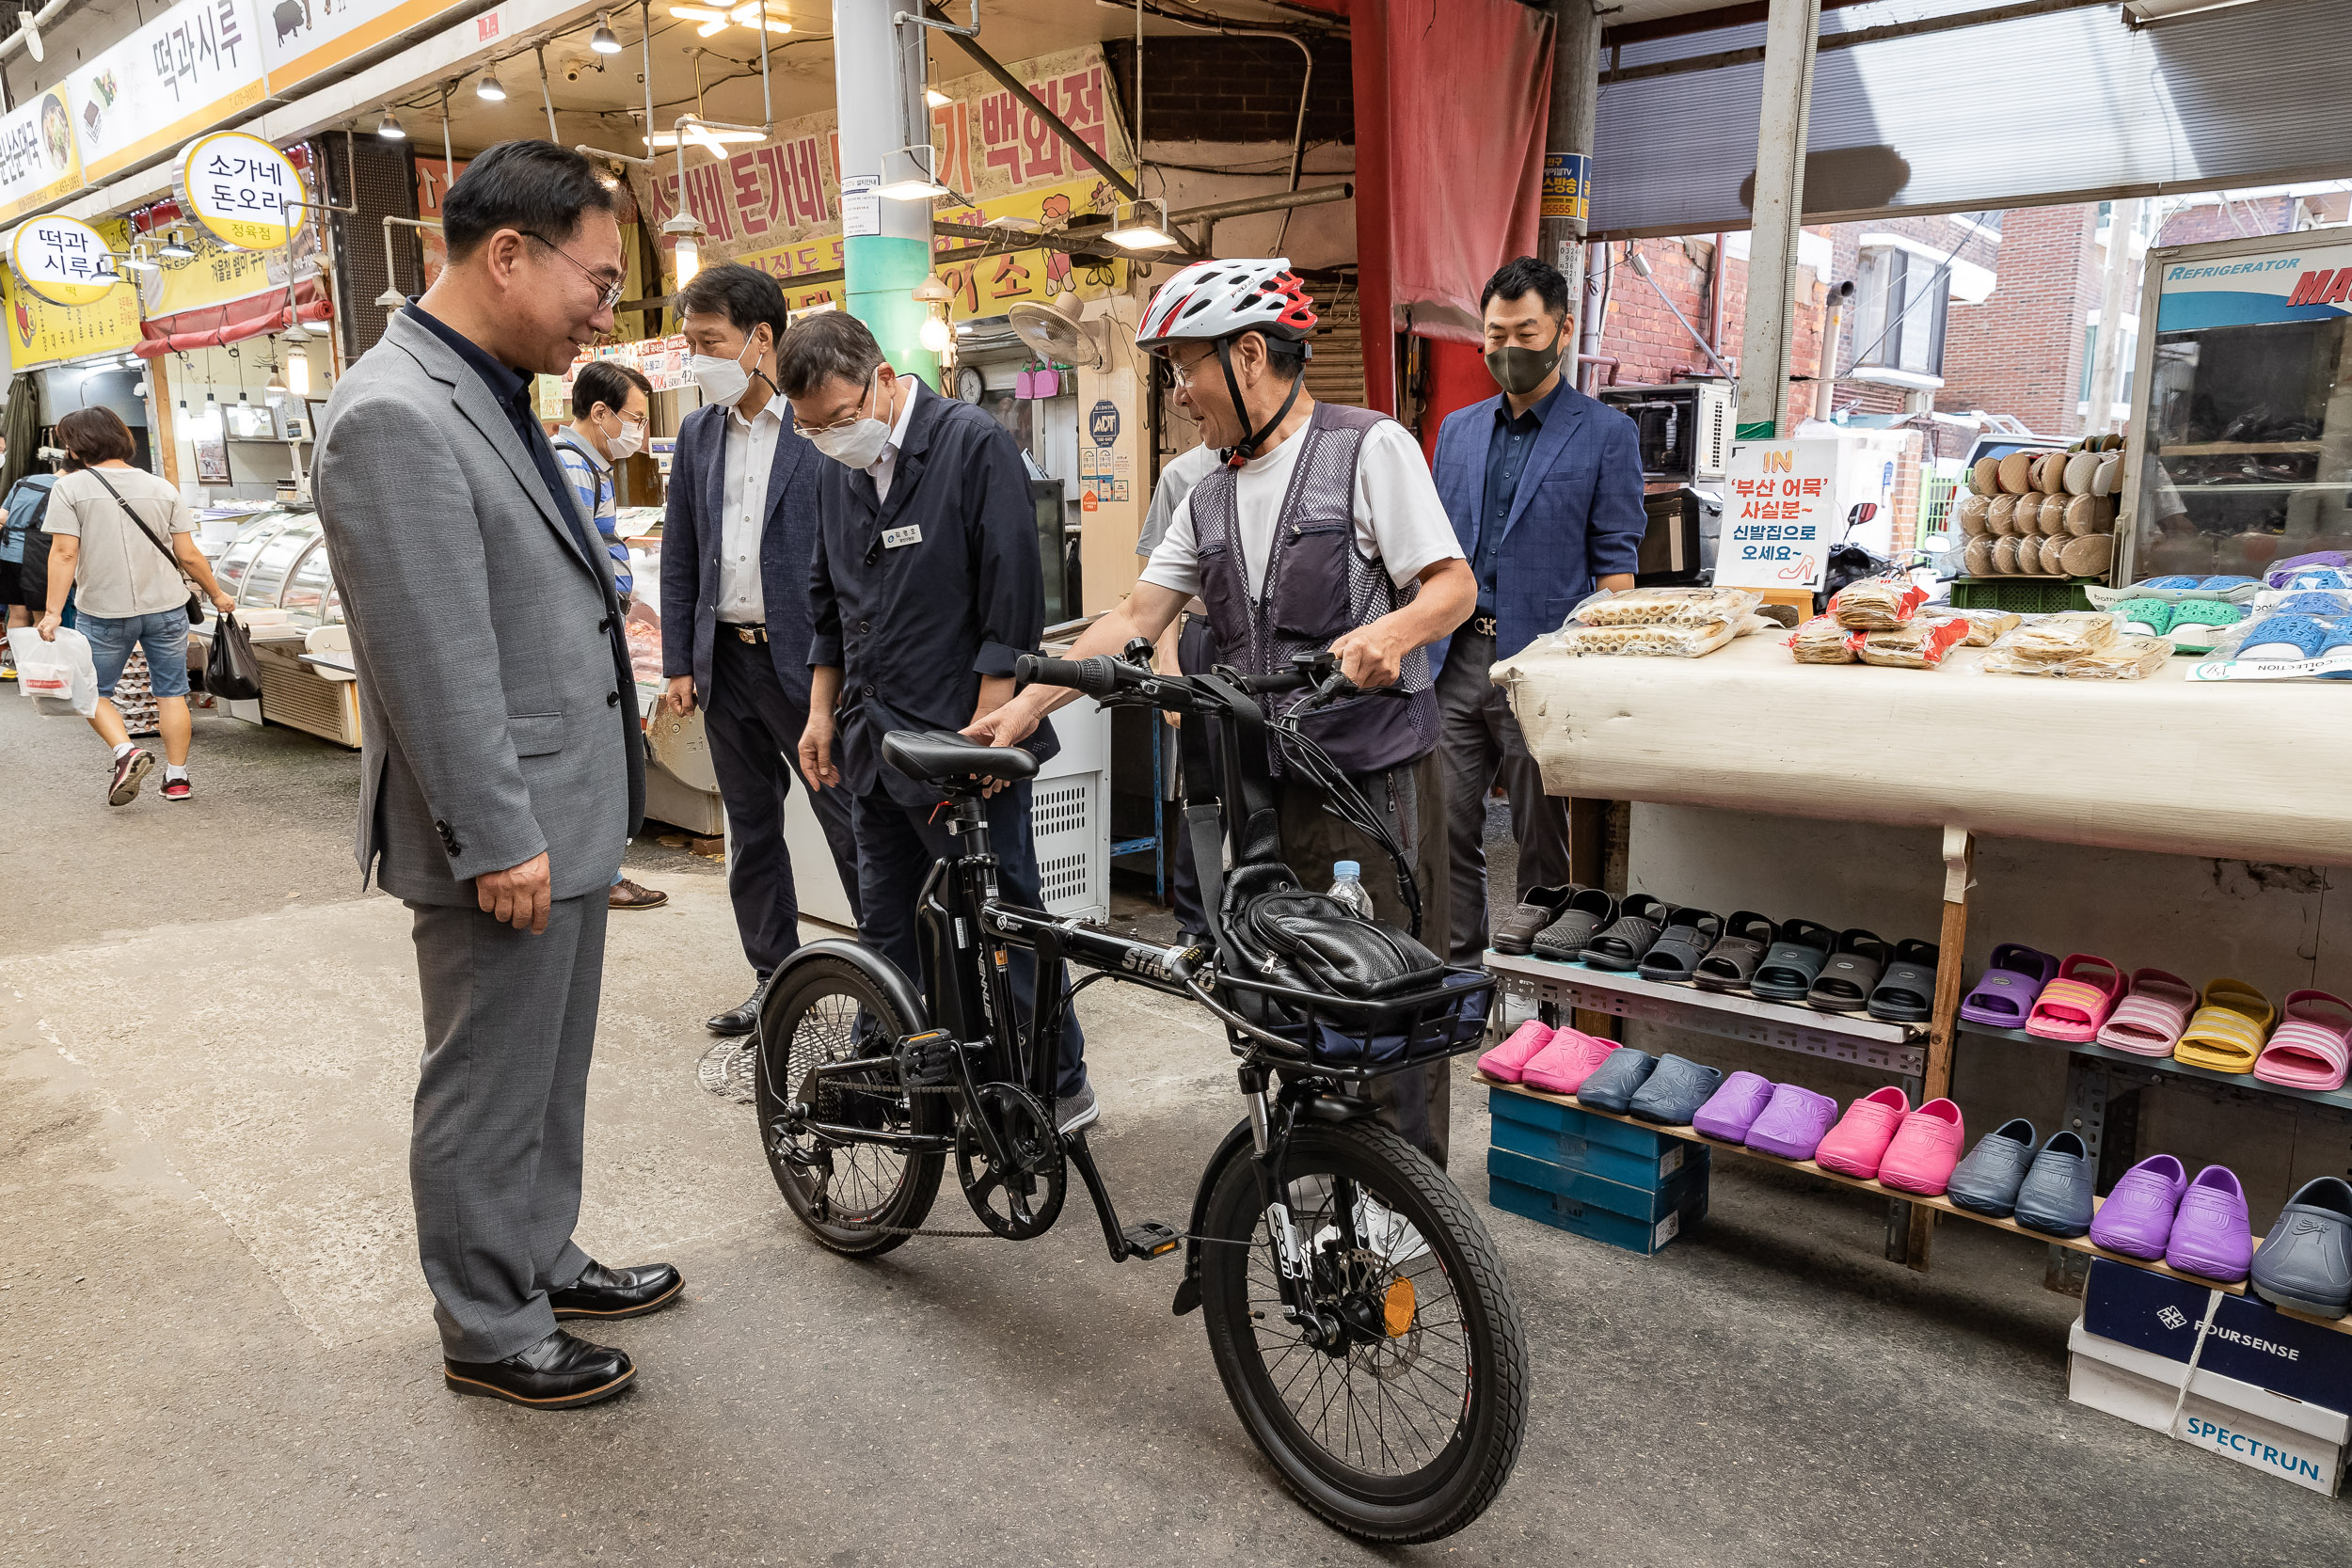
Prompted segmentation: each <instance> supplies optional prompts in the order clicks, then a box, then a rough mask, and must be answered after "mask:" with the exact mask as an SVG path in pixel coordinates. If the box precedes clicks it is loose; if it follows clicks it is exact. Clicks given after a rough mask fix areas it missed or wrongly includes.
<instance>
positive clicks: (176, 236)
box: [155, 229, 196, 261]
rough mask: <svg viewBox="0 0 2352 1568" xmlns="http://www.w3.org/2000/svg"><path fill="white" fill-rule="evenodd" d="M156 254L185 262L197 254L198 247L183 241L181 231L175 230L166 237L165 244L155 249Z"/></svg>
mask: <svg viewBox="0 0 2352 1568" xmlns="http://www.w3.org/2000/svg"><path fill="white" fill-rule="evenodd" d="M155 254H156V255H158V256H168V257H170V258H171V259H172V260H173V261H186V260H188V259H189V258H190V257H192V256H194V255H195V254H196V246H194V245H190V244H188V242H187V241H186V240H184V239H183V238H182V237H181V234H180V230H177V229H175V230H171V231H170V232H169V233H167V234H166V235H165V236H164V243H163V244H161V245H157V246H156V247H155Z"/></svg>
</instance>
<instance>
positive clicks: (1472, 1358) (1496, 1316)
mask: <svg viewBox="0 0 2352 1568" xmlns="http://www.w3.org/2000/svg"><path fill="white" fill-rule="evenodd" d="M1285 1172H1286V1174H1287V1175H1288V1176H1289V1177H1290V1178H1291V1179H1292V1180H1291V1186H1292V1191H1293V1193H1294V1194H1296V1193H1297V1192H1299V1190H1300V1187H1301V1183H1302V1182H1311V1181H1312V1180H1313V1179H1314V1178H1315V1177H1317V1176H1319V1175H1320V1176H1324V1177H1326V1178H1329V1177H1344V1178H1346V1179H1347V1180H1350V1181H1352V1182H1355V1183H1357V1184H1358V1185H1359V1187H1361V1188H1363V1189H1367V1190H1368V1191H1369V1192H1370V1193H1371V1194H1372V1195H1373V1196H1375V1197H1376V1198H1377V1200H1378V1201H1379V1202H1380V1203H1382V1204H1384V1205H1386V1206H1387V1207H1388V1208H1389V1209H1390V1210H1391V1211H1392V1212H1393V1214H1395V1215H1401V1216H1402V1217H1403V1218H1404V1219H1405V1220H1406V1221H1407V1222H1409V1223H1410V1224H1411V1226H1412V1227H1413V1229H1414V1230H1415V1231H1417V1232H1418V1234H1419V1237H1420V1239H1421V1240H1422V1241H1423V1242H1425V1243H1426V1244H1427V1248H1428V1252H1427V1254H1426V1256H1428V1257H1430V1258H1431V1259H1434V1262H1435V1265H1436V1268H1437V1269H1438V1270H1439V1271H1441V1272H1442V1275H1443V1276H1444V1278H1445V1280H1446V1282H1447V1283H1448V1284H1449V1285H1451V1286H1452V1287H1453V1294H1454V1299H1455V1300H1456V1301H1458V1303H1459V1304H1460V1315H1459V1320H1458V1321H1459V1323H1460V1324H1461V1327H1462V1334H1461V1337H1460V1348H1459V1350H1458V1351H1454V1352H1448V1351H1446V1350H1445V1349H1444V1348H1443V1346H1442V1345H1441V1344H1438V1347H1437V1348H1436V1349H1435V1350H1434V1351H1433V1353H1432V1354H1431V1356H1430V1359H1431V1360H1432V1362H1433V1364H1436V1363H1441V1362H1450V1361H1452V1360H1453V1359H1454V1358H1455V1357H1460V1358H1466V1359H1467V1362H1468V1370H1467V1373H1466V1376H1465V1379H1464V1382H1465V1387H1464V1390H1463V1394H1462V1398H1461V1403H1460V1412H1461V1413H1460V1415H1459V1417H1458V1418H1456V1423H1455V1427H1454V1433H1453V1434H1452V1436H1451V1438H1450V1440H1449V1441H1448V1442H1447V1443H1445V1444H1444V1445H1443V1446H1442V1447H1441V1448H1440V1449H1439V1450H1438V1453H1437V1454H1436V1456H1435V1457H1434V1458H1433V1459H1432V1460H1431V1461H1430V1462H1429V1463H1427V1464H1426V1465H1421V1466H1419V1467H1417V1468H1416V1469H1415V1470H1412V1471H1409V1472H1405V1473H1402V1474H1399V1475H1393V1476H1389V1477H1381V1476H1377V1475H1375V1474H1373V1473H1372V1472H1370V1471H1367V1470H1365V1469H1364V1468H1362V1467H1360V1466H1358V1465H1352V1464H1350V1463H1348V1462H1347V1461H1346V1460H1345V1459H1344V1458H1343V1457H1342V1456H1341V1455H1339V1454H1335V1453H1333V1452H1332V1451H1331V1450H1330V1449H1329V1448H1328V1447H1327V1445H1326V1444H1325V1443H1324V1442H1320V1441H1318V1440H1317V1439H1316V1437H1314V1436H1313V1435H1311V1433H1309V1432H1308V1431H1307V1430H1306V1427H1305V1425H1304V1424H1303V1423H1302V1422H1301V1420H1300V1419H1299V1418H1298V1416H1297V1414H1295V1413H1294V1412H1293V1411H1292V1410H1291V1409H1290V1408H1289V1406H1288V1404H1287V1403H1286V1398H1285V1396H1286V1392H1287V1389H1288V1388H1289V1387H1293V1386H1296V1385H1297V1384H1298V1383H1299V1382H1301V1381H1303V1380H1304V1379H1306V1377H1307V1376H1308V1374H1309V1373H1310V1372H1312V1373H1314V1376H1315V1385H1314V1387H1315V1389H1318V1390H1319V1389H1320V1387H1321V1386H1322V1383H1323V1381H1324V1380H1325V1378H1326V1377H1327V1372H1326V1371H1324V1370H1318V1369H1317V1367H1316V1365H1315V1362H1314V1360H1313V1359H1312V1358H1314V1357H1323V1358H1324V1360H1325V1361H1327V1362H1330V1363H1332V1364H1333V1365H1341V1364H1342V1362H1341V1359H1340V1358H1335V1357H1331V1356H1327V1355H1326V1353H1324V1352H1323V1351H1321V1350H1320V1349H1316V1348H1313V1347H1312V1346H1311V1345H1303V1341H1301V1340H1300V1339H1299V1338H1297V1336H1298V1335H1299V1333H1300V1331H1299V1330H1298V1329H1297V1328H1296V1326H1295V1325H1293V1324H1290V1323H1284V1322H1282V1321H1281V1318H1280V1310H1279V1302H1276V1303H1274V1304H1273V1305H1271V1306H1269V1305H1268V1304H1267V1303H1266V1302H1265V1301H1264V1300H1263V1297H1262V1298H1261V1299H1260V1300H1259V1301H1258V1302H1257V1307H1258V1309H1259V1310H1261V1311H1263V1313H1264V1316H1263V1318H1253V1317H1252V1315H1251V1310H1252V1299H1251V1295H1250V1286H1251V1279H1252V1275H1253V1267H1254V1268H1255V1269H1256V1270H1258V1271H1260V1289H1261V1291H1264V1290H1265V1289H1267V1288H1268V1287H1269V1285H1270V1282H1271V1280H1272V1278H1273V1275H1272V1273H1271V1271H1272V1269H1273V1267H1274V1256H1273V1249H1272V1247H1271V1245H1270V1244H1269V1243H1268V1242H1267V1241H1266V1240H1265V1239H1264V1237H1263V1235H1261V1221H1262V1219H1263V1211H1262V1210H1261V1209H1260V1207H1259V1194H1258V1185H1257V1173H1256V1170H1255V1167H1254V1166H1253V1165H1252V1164H1250V1162H1249V1161H1248V1159H1247V1158H1243V1159H1236V1160H1233V1161H1231V1162H1229V1163H1228V1164H1227V1165H1226V1167H1225V1169H1224V1171H1223V1172H1222V1173H1221V1175H1220V1176H1219V1178H1218V1180H1217V1183H1216V1188H1215V1190H1214V1192H1213V1193H1212V1194H1211V1196H1210V1200H1209V1207H1208V1213H1207V1216H1206V1222H1205V1224H1204V1226H1203V1235H1202V1243H1203V1244H1202V1248H1201V1257H1200V1283H1201V1307H1202V1309H1203V1310H1202V1318H1203V1323H1204V1326H1205V1327H1206V1328H1207V1330H1208V1335H1209V1349H1210V1353H1211V1354H1212V1356H1213V1358H1214V1359H1215V1360H1216V1370H1217V1375H1218V1377H1219V1378H1220V1379H1222V1380H1223V1382H1224V1385H1225V1393H1226V1397H1227V1398H1228V1399H1230V1400H1231V1401H1232V1405H1233V1409H1234V1412H1235V1413H1236V1414H1237V1415H1239V1416H1240V1417H1241V1419H1242V1424H1243V1425H1244V1426H1245V1427H1247V1428H1248V1432H1249V1435H1250V1437H1251V1438H1252V1439H1253V1440H1254V1441H1255V1442H1256V1443H1257V1445H1258V1447H1259V1449H1261V1450H1262V1451H1263V1453H1264V1454H1265V1456H1266V1457H1267V1458H1268V1459H1269V1460H1271V1461H1272V1462H1273V1464H1274V1467H1275V1469H1276V1470H1277V1471H1278V1472H1279V1474H1280V1476H1281V1478H1282V1481H1283V1484H1284V1485H1285V1486H1286V1487H1288V1488H1289V1489H1290V1491H1291V1492H1292V1493H1293V1494H1294V1495H1295V1496H1296V1497H1298V1498H1299V1499H1300V1500H1301V1501H1303V1502H1304V1503H1306V1505H1307V1506H1308V1507H1309V1508H1311V1509H1312V1510H1314V1512H1315V1513H1318V1514H1321V1515H1322V1516H1323V1517H1324V1518H1325V1519H1326V1520H1327V1521H1328V1522H1329V1523H1331V1524H1332V1525H1334V1526H1336V1527H1338V1528H1340V1529H1342V1530H1343V1531H1345V1532H1346V1533H1348V1534H1350V1535H1353V1536H1356V1537H1358V1538H1359V1539H1361V1540H1364V1541H1371V1542H1378V1543H1383V1544H1411V1543H1415V1542H1424V1541H1435V1540H1438V1539H1439V1538H1440V1537H1443V1536H1447V1535H1451V1534H1453V1533H1454V1532H1455V1531H1457V1530H1459V1529H1461V1528H1464V1527H1465V1526H1467V1525H1469V1524H1470V1522H1471V1521H1473V1520H1475V1519H1476V1518H1477V1517H1478V1516H1479V1515H1480V1514H1481V1513H1485V1512H1486V1508H1487V1507H1488V1505H1490V1504H1491V1503H1492V1502H1493V1501H1494V1499H1495V1497H1497V1496H1498V1495H1500V1494H1501V1492H1502V1487H1503V1484H1504V1482H1505V1481H1508V1480H1509V1478H1510V1474H1511V1467H1512V1465H1513V1464H1514V1463H1515V1462H1516V1461H1517V1460H1518V1449H1519V1442H1520V1439H1521V1437H1522V1435H1523V1434H1524V1433H1525V1430H1526V1425H1527V1384H1528V1372H1527V1346H1526V1338H1525V1335H1524V1333H1523V1332H1522V1330H1521V1328H1520V1324H1519V1319H1518V1308H1517V1307H1516V1306H1515V1305H1514V1304H1513V1302H1512V1299H1511V1293H1510V1287H1509V1284H1508V1281H1507V1280H1506V1278H1505V1276H1504V1275H1503V1271H1502V1259H1501V1258H1500V1257H1499V1256H1498V1255H1497V1253H1496V1251H1495V1245H1494V1242H1493V1239H1492V1238H1491V1237H1489V1236H1488V1235H1487V1234H1486V1227H1485V1226H1484V1225H1483V1224H1481V1223H1480V1221H1479V1219H1478V1215H1477V1213H1476V1212H1475V1211H1474V1210H1473V1209H1472V1208H1471V1207H1470V1200H1469V1199H1468V1198H1467V1197H1465V1196H1463V1195H1462V1192H1461V1189H1459V1188H1457V1187H1455V1186H1454V1183H1453V1182H1452V1181H1451V1180H1448V1179H1447V1178H1446V1175H1445V1173H1444V1172H1443V1171H1441V1170H1439V1169H1438V1166H1437V1165H1436V1164H1434V1163H1433V1162H1432V1161H1431V1160H1430V1159H1429V1158H1428V1156H1426V1155H1424V1154H1423V1153H1422V1152H1421V1150H1419V1149H1418V1148H1414V1147H1413V1146H1412V1145H1410V1144H1408V1143H1406V1141H1405V1140H1404V1139H1403V1138H1401V1137H1399V1136H1398V1135H1397V1134H1396V1133H1395V1132H1391V1131H1390V1130H1389V1129H1387V1128H1385V1127H1381V1126H1378V1125H1376V1124H1373V1123H1367V1122H1353V1123H1346V1124H1342V1125H1338V1126H1319V1125H1310V1126H1303V1127H1300V1128H1298V1129H1296V1130H1295V1132H1293V1133H1292V1135H1291V1142H1290V1150H1289V1155H1288V1159H1287V1162H1286V1164H1285ZM1315 1223H1316V1222H1315V1220H1314V1218H1312V1217H1310V1218H1309V1219H1307V1220H1306V1221H1304V1222H1303V1223H1302V1226H1301V1228H1302V1230H1304V1229H1305V1228H1306V1227H1308V1226H1311V1225H1313V1224H1315ZM1359 1223H1360V1211H1359ZM1336 1233H1337V1232H1336V1227H1332V1228H1327V1230H1325V1231H1324V1234H1325V1235H1336ZM1234 1243H1242V1244H1234ZM1331 1245H1332V1246H1333V1247H1334V1248H1336V1247H1338V1245H1339V1243H1337V1242H1334V1243H1331ZM1356 1256H1359V1257H1366V1256H1371V1255H1369V1254H1362V1253H1359V1254H1357V1255H1356ZM1421 1256H1422V1255H1421V1254H1415V1255H1414V1258H1413V1259H1410V1260H1408V1261H1418V1259H1419V1258H1420V1257H1421ZM1384 1266H1385V1265H1384ZM1395 1276H1397V1277H1414V1276H1412V1275H1404V1273H1403V1271H1402V1270H1398V1271H1396V1273H1395ZM1419 1277H1421V1278H1422V1279H1428V1278H1430V1277H1432V1275H1429V1273H1428V1272H1427V1271H1423V1273H1422V1275H1420V1276H1419ZM1389 1289H1390V1290H1393V1289H1394V1286H1393V1284H1391V1286H1390V1287H1389ZM1407 1300H1408V1302H1412V1303H1418V1300H1419V1292H1418V1291H1416V1292H1415V1294H1414V1295H1412V1296H1410V1297H1408V1298H1407ZM1407 1309H1408V1310H1409V1311H1412V1312H1413V1313H1414V1314H1415V1322H1414V1324H1413V1326H1412V1327H1411V1328H1410V1329H1408V1330H1404V1331H1400V1330H1399V1329H1398V1328H1396V1327H1395V1326H1393V1320H1392V1319H1391V1320H1390V1323H1391V1326H1389V1327H1387V1328H1386V1330H1385V1332H1386V1333H1387V1334H1388V1335H1389V1336H1391V1337H1392V1338H1393V1337H1395V1336H1397V1335H1399V1334H1400V1333H1401V1332H1404V1333H1413V1334H1418V1333H1419V1332H1420V1331H1421V1329H1420V1323H1419V1315H1420V1313H1421V1311H1422V1308H1420V1307H1418V1306H1412V1307H1408V1308H1407ZM1286 1337H1287V1340H1286ZM1268 1339H1272V1340H1273V1341H1275V1342H1276V1343H1278V1344H1284V1345H1285V1348H1284V1349H1283V1351H1282V1353H1281V1354H1280V1355H1279V1356H1278V1357H1277V1360H1276V1363H1275V1366H1269V1363H1268V1360H1267V1343H1266V1341H1267V1340H1268ZM1435 1343H1437V1341H1436V1340H1435V1339H1434V1337H1433V1344H1435ZM1302 1346H1303V1348H1304V1349H1305V1354H1306V1355H1307V1357H1308V1358H1309V1359H1308V1360H1307V1361H1306V1362H1305V1363H1304V1364H1303V1365H1295V1353H1296V1351H1297V1350H1298V1349H1300V1348H1302ZM1364 1348H1365V1349H1366V1350H1367V1352H1373V1351H1377V1350H1379V1349H1381V1348H1382V1347H1381V1346H1380V1345H1379V1342H1378V1341H1377V1340H1375V1341H1373V1343H1372V1344H1371V1345H1369V1346H1366V1347H1364ZM1416 1355H1417V1358H1418V1353H1416ZM1344 1365H1345V1369H1346V1370H1344V1371H1343V1374H1342V1375H1343V1376H1344V1377H1346V1378H1348V1379H1350V1380H1352V1379H1353V1378H1354V1377H1355V1376H1356V1375H1357V1372H1358V1370H1359V1368H1358V1365H1357V1352H1356V1350H1355V1349H1350V1350H1349V1351H1348V1352H1347V1353H1346V1356H1345V1358H1344ZM1278 1366H1279V1368H1281V1369H1283V1374H1282V1375H1284V1376H1285V1377H1287V1378H1288V1379H1289V1383H1288V1384H1287V1385H1285V1386H1277V1383H1276V1371H1275V1367H1278ZM1363 1370H1365V1371H1366V1372H1367V1373H1368V1374H1369V1373H1370V1370H1371V1362H1370V1360H1369V1358H1368V1359H1367V1361H1366V1362H1365V1364H1364V1367H1363ZM1401 1375H1402V1374H1398V1373H1391V1374H1390V1377H1391V1378H1396V1377H1400V1376H1401ZM1382 1381H1384V1382H1385V1381H1388V1379H1383V1380H1382ZM1311 1392H1312V1390H1311ZM1311 1392H1310V1396H1309V1397H1311ZM1440 1397H1441V1398H1442V1395H1441V1396H1440ZM1348 1398H1349V1405H1348V1413H1349V1414H1348V1420H1349V1425H1350V1428H1351V1430H1356V1432H1357V1441H1358V1443H1359V1446H1360V1445H1361V1438H1362V1433H1361V1430H1360V1429H1361V1427H1362V1425H1363V1423H1362V1422H1361V1421H1359V1418H1358V1416H1357V1413H1356V1411H1357V1407H1356V1404H1355V1402H1354V1400H1355V1396H1354V1394H1353V1393H1352V1392H1351V1393H1350V1394H1349V1396H1348ZM1423 1405H1424V1409H1425V1410H1434V1411H1436V1412H1437V1413H1438V1415H1440V1416H1441V1415H1442V1414H1443V1406H1442V1404H1440V1405H1437V1406H1430V1405H1428V1404H1427V1402H1425V1401H1424V1402H1423ZM1401 1407H1402V1406H1400V1408H1401ZM1329 1408H1330V1401H1328V1400H1327V1401H1326V1404H1325V1409H1326V1410H1327V1411H1328V1409H1329ZM1383 1419H1384V1418H1383V1417H1382V1416H1381V1415H1379V1414H1377V1413H1375V1416H1374V1417H1373V1418H1372V1424H1373V1425H1374V1426H1375V1427H1379V1428H1380V1430H1381V1433H1382V1434H1381V1437H1380V1442H1381V1445H1382V1450H1383V1452H1384V1453H1385V1452H1386V1451H1387V1443H1388V1436H1387V1433H1386V1428H1385V1427H1382V1426H1381V1422H1382V1421H1383ZM1400 1440H1401V1432H1400Z"/></svg>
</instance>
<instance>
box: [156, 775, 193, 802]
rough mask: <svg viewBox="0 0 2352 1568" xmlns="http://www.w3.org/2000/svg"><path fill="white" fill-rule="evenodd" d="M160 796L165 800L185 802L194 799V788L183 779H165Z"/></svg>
mask: <svg viewBox="0 0 2352 1568" xmlns="http://www.w3.org/2000/svg"><path fill="white" fill-rule="evenodd" d="M162 794H163V798H164V799H165V800H190V799H193V798H194V796H195V794H196V788H195V786H194V785H192V784H189V783H188V781H187V780H186V779H185V778H184V777H183V778H177V779H173V778H167V779H165V780H164V787H163V790H162Z"/></svg>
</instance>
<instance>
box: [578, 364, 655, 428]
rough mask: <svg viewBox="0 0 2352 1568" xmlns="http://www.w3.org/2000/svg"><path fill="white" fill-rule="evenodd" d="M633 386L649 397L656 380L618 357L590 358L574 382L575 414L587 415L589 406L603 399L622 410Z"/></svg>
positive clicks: (605, 403) (610, 405)
mask: <svg viewBox="0 0 2352 1568" xmlns="http://www.w3.org/2000/svg"><path fill="white" fill-rule="evenodd" d="M631 387H634V388H637V389H638V390H639V391H641V392H643V393H644V394H645V395H646V396H647V397H651V396H653V383H652V382H650V381H647V380H646V379H645V372H643V371H641V370H639V369H638V368H637V367H636V366H634V365H624V364H622V363H621V362H620V361H619V360H617V359H591V360H589V361H588V363H586V364H585V365H582V366H581V367H580V374H579V376H578V377H576V378H575V379H574V380H573V382H572V418H573V419H575V420H584V419H586V418H587V417H588V410H590V409H591V408H594V407H595V406H596V404H600V403H601V404H604V405H605V406H606V407H607V408H610V409H612V412H614V413H615V414H617V413H619V412H620V411H621V406H622V404H626V403H628V389H629V388H631Z"/></svg>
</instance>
